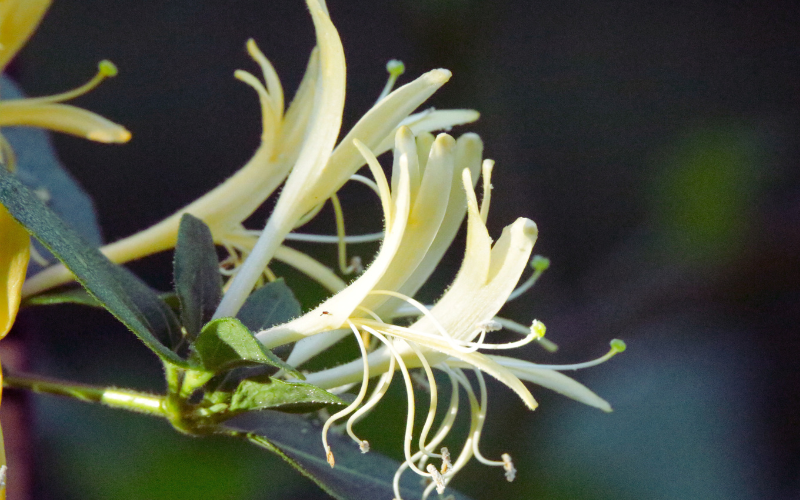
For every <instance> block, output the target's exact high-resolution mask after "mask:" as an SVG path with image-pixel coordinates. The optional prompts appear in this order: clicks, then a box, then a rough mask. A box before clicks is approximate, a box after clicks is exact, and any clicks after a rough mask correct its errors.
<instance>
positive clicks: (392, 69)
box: [378, 59, 406, 102]
mask: <svg viewBox="0 0 800 500" xmlns="http://www.w3.org/2000/svg"><path fill="white" fill-rule="evenodd" d="M386 71H387V72H388V73H389V80H388V81H387V82H386V85H385V86H384V87H383V90H382V91H381V95H380V96H378V102H380V101H381V100H382V99H383V98H384V97H386V96H387V95H389V92H391V91H392V88H394V84H395V82H397V79H398V78H400V75H402V74H403V73H405V72H406V66H405V64H403V61H398V60H397V59H392V60H390V61H389V62H387V63H386Z"/></svg>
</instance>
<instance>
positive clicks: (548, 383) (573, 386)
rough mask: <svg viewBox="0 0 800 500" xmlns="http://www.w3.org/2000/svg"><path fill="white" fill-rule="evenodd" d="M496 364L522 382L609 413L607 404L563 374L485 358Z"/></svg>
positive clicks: (514, 361)
mask: <svg viewBox="0 0 800 500" xmlns="http://www.w3.org/2000/svg"><path fill="white" fill-rule="evenodd" d="M487 357H488V358H490V359H492V360H493V361H495V362H496V363H497V364H499V365H501V366H504V367H506V368H508V369H509V370H510V371H511V373H513V374H514V375H516V376H517V377H519V378H520V379H522V380H526V381H528V382H533V383H534V384H536V385H541V386H542V387H546V388H548V389H550V390H553V391H556V392H557V393H559V394H562V395H564V396H567V397H568V398H572V399H574V400H575V401H579V402H581V403H583V404H586V405H589V406H594V407H595V408H599V409H601V410H603V411H605V412H610V411H611V405H610V404H608V402H607V401H606V400H605V399H603V398H601V397H600V396H598V395H597V394H595V393H594V392H592V391H591V390H590V389H589V388H587V387H586V386H585V385H583V384H581V383H580V382H578V381H577V380H575V379H572V378H570V377H567V376H566V375H564V374H563V373H560V372H557V371H555V370H550V369H547V368H539V367H537V366H536V364H535V363H531V362H529V361H524V360H521V359H515V358H509V357H506V356H491V355H490V356H487Z"/></svg>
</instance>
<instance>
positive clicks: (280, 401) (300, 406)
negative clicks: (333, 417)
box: [228, 377, 344, 412]
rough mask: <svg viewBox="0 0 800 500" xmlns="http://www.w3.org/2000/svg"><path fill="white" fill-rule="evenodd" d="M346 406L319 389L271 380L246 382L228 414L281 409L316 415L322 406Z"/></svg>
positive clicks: (299, 383) (234, 396) (235, 397)
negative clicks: (310, 412)
mask: <svg viewBox="0 0 800 500" xmlns="http://www.w3.org/2000/svg"><path fill="white" fill-rule="evenodd" d="M334 404H344V402H343V401H342V400H341V399H339V398H338V397H336V396H334V395H333V394H331V393H330V392H328V391H326V390H323V389H320V388H319V387H317V386H314V385H310V384H305V383H302V382H284V381H283V380H278V379H275V378H271V377H260V379H258V380H253V379H248V380H243V381H242V383H241V384H240V385H239V387H238V388H237V389H236V391H235V392H234V393H233V396H232V397H231V402H230V406H229V407H228V411H231V412H243V411H251V410H266V409H280V410H287V409H292V407H294V409H295V410H297V411H303V412H306V411H313V410H314V409H318V408H320V407H322V406H328V405H334Z"/></svg>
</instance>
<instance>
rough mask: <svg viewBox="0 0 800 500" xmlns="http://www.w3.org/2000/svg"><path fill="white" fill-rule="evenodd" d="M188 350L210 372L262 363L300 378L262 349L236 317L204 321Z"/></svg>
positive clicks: (290, 368)
mask: <svg viewBox="0 0 800 500" xmlns="http://www.w3.org/2000/svg"><path fill="white" fill-rule="evenodd" d="M192 351H193V352H192V360H193V361H196V362H197V363H199V365H200V366H201V367H202V368H203V369H204V370H207V371H210V372H215V373H218V372H220V371H222V370H227V369H231V368H236V367H239V366H252V365H257V364H262V365H264V364H265V365H271V366H274V367H277V368H282V369H284V370H287V371H288V372H289V373H291V374H292V375H293V376H295V377H297V378H302V375H300V374H299V373H298V372H297V371H296V370H295V369H294V368H292V367H290V366H289V365H287V364H286V363H284V362H283V360H281V359H280V358H279V357H277V356H276V355H274V354H273V353H272V352H271V351H270V350H269V349H266V348H265V347H264V346H263V345H262V344H261V342H259V341H258V340H257V339H256V338H255V337H254V336H253V334H252V332H250V330H248V329H247V327H246V326H244V325H243V324H242V323H241V322H240V321H239V320H238V319H236V318H219V319H215V320H214V321H212V322H210V323H208V324H207V325H206V326H204V327H203V330H202V331H201V332H200V335H198V336H197V339H196V340H195V342H194V343H193V344H192Z"/></svg>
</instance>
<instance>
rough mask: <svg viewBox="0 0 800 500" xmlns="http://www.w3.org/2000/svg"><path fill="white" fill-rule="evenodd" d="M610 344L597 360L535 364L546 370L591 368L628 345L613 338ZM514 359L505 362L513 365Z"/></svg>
mask: <svg viewBox="0 0 800 500" xmlns="http://www.w3.org/2000/svg"><path fill="white" fill-rule="evenodd" d="M609 344H610V345H611V350H609V351H608V352H607V353H605V354H604V355H602V356H600V357H599V358H597V359H595V360H592V361H586V362H585V363H575V364H572V365H540V364H536V363H534V366H535V367H536V368H542V369H545V370H558V371H561V370H580V369H582V368H589V367H590V366H596V365H599V364H601V363H605V362H606V361H608V360H609V359H611V358H613V357H614V356H616V355H617V354H619V353H621V352H624V351H625V349H626V348H627V346H626V345H625V342H624V341H622V340H620V339H613V340H612V341H611V342H609ZM514 361H516V360H509V362H508V363H506V362H504V365H506V366H511V367H513V366H514V365H515V364H516V363H515V362H514Z"/></svg>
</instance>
